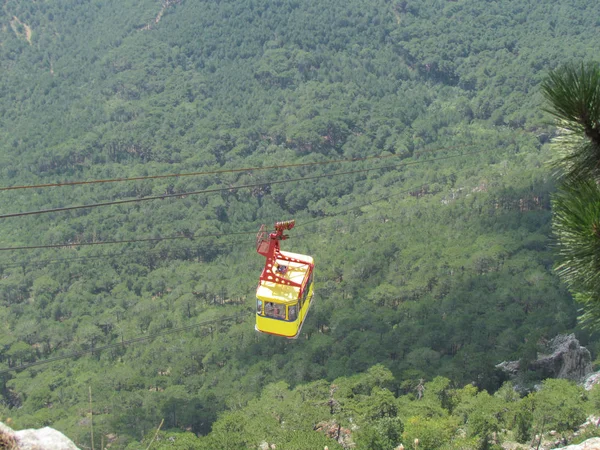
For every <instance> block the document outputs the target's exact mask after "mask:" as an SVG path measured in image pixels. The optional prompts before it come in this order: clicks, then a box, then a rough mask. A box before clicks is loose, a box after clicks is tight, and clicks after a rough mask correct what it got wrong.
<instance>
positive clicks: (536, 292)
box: [0, 0, 600, 449]
mask: <svg viewBox="0 0 600 450" xmlns="http://www.w3.org/2000/svg"><path fill="white" fill-rule="evenodd" d="M1 8H2V12H3V14H2V15H1V16H0V70H1V73H2V76H1V77H0V205H1V210H0V420H2V419H3V420H7V419H10V422H11V423H12V424H13V425H12V426H14V427H15V428H27V427H41V426H46V425H51V426H53V427H54V428H56V429H58V430H60V431H62V432H64V433H65V434H67V435H68V436H69V437H71V438H72V439H73V440H74V441H75V442H76V443H77V444H78V445H79V446H80V447H81V448H92V436H91V433H90V428H91V424H92V420H93V425H94V426H93V430H94V433H95V437H96V438H95V446H96V447H95V448H98V447H99V446H100V445H101V444H100V442H104V443H107V442H109V441H110V443H111V448H130V449H139V448H146V447H147V446H148V443H149V440H150V439H151V438H152V437H153V436H154V434H155V432H156V429H157V427H158V426H159V424H160V423H161V421H163V420H164V422H163V424H162V427H161V429H162V431H161V433H162V434H161V436H162V437H163V438H164V439H163V444H161V445H162V447H161V448H177V447H176V446H177V445H179V447H178V448H182V449H183V448H211V449H217V448H231V449H238V448H259V446H260V445H261V444H262V443H263V441H264V442H267V443H276V444H277V445H278V447H277V448H284V449H285V448H290V449H296V448H297V449H302V448H307V447H306V446H304V447H303V446H302V445H306V443H307V442H310V443H311V444H310V446H311V447H310V448H319V446H321V448H322V447H323V446H325V445H328V446H329V448H331V449H332V448H340V447H341V444H339V446H338V447H336V445H338V444H337V443H336V440H335V439H332V438H331V436H329V437H328V436H327V432H316V431H314V429H316V428H317V424H319V423H325V424H327V423H330V424H331V423H337V424H339V425H340V427H342V426H343V427H344V429H347V430H350V433H351V434H352V439H353V440H354V442H356V443H357V444H358V448H373V449H379V448H381V449H391V448H393V446H395V445H398V444H399V443H400V442H403V443H409V442H411V443H412V442H413V440H414V439H415V438H419V439H420V440H421V446H420V447H419V448H422V449H427V448H431V449H438V448H443V446H446V448H491V447H490V446H494V445H497V444H498V442H499V441H500V440H501V439H502V438H507V439H508V438H510V439H514V440H517V441H519V442H529V441H530V440H531V438H532V435H533V434H535V433H536V432H540V431H541V428H543V427H548V426H550V424H552V425H554V427H555V429H557V430H558V431H561V432H562V431H567V430H570V429H572V428H573V427H574V426H577V425H578V424H579V421H580V420H582V419H583V420H585V414H584V415H583V416H582V415H581V412H587V411H588V410H590V411H591V410H593V409H594V408H595V409H596V410H597V408H598V407H599V405H600V400H598V399H599V395H600V394H599V393H598V392H597V391H593V392H592V393H591V394H589V396H587V395H584V394H582V392H581V391H580V389H579V388H578V387H576V386H575V385H572V384H570V383H569V382H567V381H564V380H546V381H544V382H543V384H542V388H541V390H539V391H538V392H535V393H532V394H529V395H527V396H525V397H523V398H521V397H519V396H518V395H516V394H514V392H513V390H512V388H511V385H509V384H503V383H504V382H505V381H506V380H505V379H504V377H503V375H502V374H501V373H499V372H498V370H497V369H496V368H495V365H496V364H498V363H500V362H501V361H504V360H519V359H520V360H522V361H527V360H531V359H533V358H535V357H536V354H537V353H538V352H539V351H540V350H541V348H542V346H543V344H544V343H545V342H547V341H549V340H550V339H552V338H553V337H554V336H556V335H557V334H559V333H564V332H576V334H577V336H578V338H579V339H580V341H581V342H582V344H584V345H586V346H587V347H588V348H589V349H590V351H592V353H593V354H594V356H595V355H596V354H597V353H598V351H599V350H600V341H599V340H598V337H597V336H595V335H594V334H593V333H591V331H589V330H586V329H579V328H577V316H578V306H577V304H576V303H574V301H573V299H572V298H571V296H570V294H569V292H568V290H567V289H566V287H565V286H564V284H562V283H561V282H560V280H559V279H558V277H557V276H556V274H555V273H554V270H553V267H554V265H555V255H554V253H553V251H552V247H553V238H552V234H551V211H550V208H551V201H550V199H551V195H552V192H553V191H554V189H555V186H554V181H553V178H552V176H551V171H550V169H549V168H548V166H547V162H548V161H549V160H550V159H551V158H552V156H553V147H552V146H551V145H550V140H551V139H552V137H553V136H555V135H556V130H555V127H554V125H553V124H552V121H551V118H550V117H549V116H548V114H546V113H544V112H543V108H544V99H543V96H542V94H541V92H540V83H541V82H542V81H543V80H544V79H545V77H546V76H547V74H548V72H549V71H550V70H552V69H554V68H556V67H558V66H560V65H561V64H563V63H566V62H578V61H584V60H593V59H594V58H597V46H596V45H595V43H596V42H598V41H599V40H600V36H598V34H600V27H599V25H600V19H598V17H597V16H598V15H597V3H596V2H593V1H591V0H568V1H565V2H561V3H560V4H557V3H556V2H553V1H550V0H537V1H533V0H523V1H520V2H511V1H509V0H497V1H481V0H480V1H476V0H458V1H442V0H424V1H419V2H417V1H411V0H408V1H386V0H345V1H341V0H321V1H315V0H306V1H304V2H299V1H297V0H273V1H266V0H223V1H219V2H216V1H190V0H162V1H159V0H120V1H113V0H63V1H57V0H46V1H37V2H21V1H17V0H5V1H4V2H3V5H2V7H1ZM290 165H294V166H292V167H289V166H290ZM240 169H246V170H240ZM191 173H196V174H197V175H194V176H191V175H189V176H188V175H185V174H191ZM170 174H184V175H185V176H183V175H181V176H176V177H164V178H153V179H137V180H129V181H120V182H117V181H114V182H103V183H90V184H73V185H60V186H57V185H56V184H61V183H62V184H64V183H67V182H72V181H86V180H87V181H90V180H109V179H110V180H114V179H120V178H138V177H147V176H158V175H170ZM48 184H53V186H41V185H48ZM28 186H37V187H28ZM242 186H250V187H242ZM19 187H20V188H19ZM205 191H210V192H205ZM152 198H154V199H152ZM121 200H131V202H129V203H121V204H113V205H104V206H102V205H101V204H104V203H110V202H115V201H121ZM85 205H96V206H93V207H92V206H90V207H82V208H79V209H71V210H65V211H53V210H55V209H60V208H68V207H71V206H85ZM29 212H31V213H33V214H23V213H29ZM291 218H295V219H296V221H297V227H296V228H295V229H294V230H293V231H291V232H290V236H291V238H290V239H289V240H287V241H285V243H284V244H283V247H284V248H285V249H289V250H292V251H297V252H299V253H305V254H309V255H312V256H313V257H314V258H315V261H316V283H315V285H316V288H315V290H316V294H315V304H314V305H313V307H312V308H311V312H310V315H309V318H308V319H307V323H306V324H305V325H304V328H303V333H302V335H301V336H300V338H299V339H298V340H296V341H288V340H282V339H280V338H275V337H273V336H265V335H258V334H256V332H255V331H254V315H253V312H254V305H255V298H254V291H255V288H256V284H257V280H258V275H259V274H260V270H261V268H262V265H263V264H264V258H262V257H261V256H260V255H258V254H256V252H255V234H256V232H257V230H258V228H259V226H260V225H261V224H263V223H264V224H267V226H268V227H271V226H272V224H273V222H275V221H276V220H286V219H291ZM110 242H113V243H110ZM23 247H26V248H23ZM16 248H18V249H16ZM522 366H523V367H526V366H527V365H526V364H524V365H522ZM521 376H522V379H523V380H525V381H529V382H531V383H534V382H540V380H539V379H538V378H536V374H535V373H522V374H521ZM420 389H421V390H420ZM421 392H423V393H424V395H423V396H422V397H421V395H420V393H421ZM567 394H568V395H567ZM561 396H562V397H561ZM90 403H92V406H91V407H90ZM506 404H509V406H508V407H507V406H506ZM556 405H562V406H560V407H558V406H556ZM563 406H564V408H563ZM90 411H93V415H92V414H91V413H90ZM549 411H555V412H552V413H550V412H549ZM284 422H285V423H286V424H287V427H288V428H286V426H284ZM323 426H326V425H323ZM339 430H341V428H340V429H338V433H339ZM501 430H508V431H507V432H505V433H504V434H503V433H501ZM198 436H199V437H198ZM426 436H430V438H426ZM427 439H430V440H429V441H428V440H427ZM169 443H170V444H169ZM303 443H304V444H303Z"/></svg>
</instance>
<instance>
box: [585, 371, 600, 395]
mask: <svg viewBox="0 0 600 450" xmlns="http://www.w3.org/2000/svg"><path fill="white" fill-rule="evenodd" d="M597 384H600V371H599V372H595V373H593V374H591V375H590V376H588V377H587V378H586V379H585V381H584V383H583V387H584V388H585V390H586V391H591V390H592V388H593V387H594V386H595V385H597Z"/></svg>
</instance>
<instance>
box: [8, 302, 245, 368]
mask: <svg viewBox="0 0 600 450" xmlns="http://www.w3.org/2000/svg"><path fill="white" fill-rule="evenodd" d="M248 316H249V313H239V314H234V315H231V316H226V317H220V318H217V319H210V320H205V321H202V322H196V323H194V324H191V325H186V326H183V327H178V328H169V329H168V330H164V331H159V332H156V333H152V334H148V335H145V336H139V337H136V338H132V339H127V340H121V341H120V342H118V343H114V344H107V345H103V346H100V347H94V348H90V349H87V350H80V351H76V352H70V353H67V354H64V355H59V356H54V357H52V358H46V359H42V360H39V361H34V362H31V363H27V364H22V365H20V366H17V367H9V368H7V369H2V370H0V374H3V373H8V372H15V371H18V370H24V369H28V368H30V367H34V366H40V365H44V364H49V363H52V362H56V361H60V360H63V359H72V358H77V357H79V356H83V355H86V354H89V353H99V352H101V351H104V350H110V349H116V348H124V347H126V346H127V345H131V344H135V343H138V342H144V341H148V340H150V339H155V338H157V337H160V336H166V335H169V334H175V333H180V332H182V331H186V330H191V329H194V328H198V327H203V326H207V325H211V324H216V323H220V322H225V321H230V320H236V319H241V318H245V317H248Z"/></svg>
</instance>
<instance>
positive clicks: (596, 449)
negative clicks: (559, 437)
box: [552, 437, 600, 450]
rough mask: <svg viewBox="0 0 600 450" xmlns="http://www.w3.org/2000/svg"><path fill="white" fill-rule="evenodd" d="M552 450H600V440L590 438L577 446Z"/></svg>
mask: <svg viewBox="0 0 600 450" xmlns="http://www.w3.org/2000/svg"><path fill="white" fill-rule="evenodd" d="M552 450H600V438H597V437H595V438H592V439H588V440H587V441H584V442H582V443H581V444H577V445H569V446H567V447H560V448H554V449H552Z"/></svg>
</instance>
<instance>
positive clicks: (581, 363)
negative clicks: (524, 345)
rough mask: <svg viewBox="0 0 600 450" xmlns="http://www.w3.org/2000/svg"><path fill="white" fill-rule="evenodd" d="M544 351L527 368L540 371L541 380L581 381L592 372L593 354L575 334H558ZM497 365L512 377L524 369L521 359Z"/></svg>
mask: <svg viewBox="0 0 600 450" xmlns="http://www.w3.org/2000/svg"><path fill="white" fill-rule="evenodd" d="M544 353H545V354H540V355H539V356H538V358H537V359H536V360H534V361H531V362H530V363H529V364H528V365H527V368H526V370H528V371H534V372H536V373H538V374H539V377H538V378H539V379H540V380H543V379H545V378H566V379H569V380H573V381H578V382H580V381H583V379H584V378H585V377H586V376H587V375H589V374H590V373H591V372H592V355H591V354H590V352H589V350H588V349H587V348H585V347H582V346H581V345H579V341H578V340H577V339H576V338H575V335H574V334H569V335H558V336H557V337H555V338H554V339H552V341H550V342H549V343H548V345H547V348H546V349H545V352H544ZM496 367H497V368H499V369H502V370H503V371H504V372H505V373H507V374H508V375H509V376H510V377H516V376H517V375H518V374H519V372H522V371H523V369H522V368H521V362H520V361H504V362H502V363H500V364H498V365H497V366H496Z"/></svg>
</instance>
